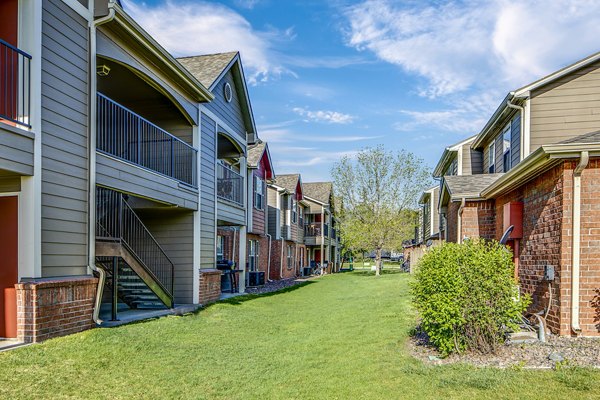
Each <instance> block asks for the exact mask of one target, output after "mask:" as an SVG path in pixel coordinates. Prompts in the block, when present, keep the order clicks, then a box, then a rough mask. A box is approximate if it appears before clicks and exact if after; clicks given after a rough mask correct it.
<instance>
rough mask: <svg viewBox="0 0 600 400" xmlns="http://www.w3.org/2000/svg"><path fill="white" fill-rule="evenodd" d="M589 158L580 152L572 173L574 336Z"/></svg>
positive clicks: (579, 329) (577, 314) (579, 330)
mask: <svg viewBox="0 0 600 400" xmlns="http://www.w3.org/2000/svg"><path fill="white" fill-rule="evenodd" d="M589 161H590V156H589V153H588V152H587V151H582V152H581V158H580V159H579V164H578V165H577V167H576V168H575V170H574V171H573V245H572V251H573V253H572V265H571V293H572V294H571V329H572V330H573V332H574V333H575V334H580V333H581V327H580V326H579V267H580V262H579V257H580V251H581V174H582V172H583V170H584V169H585V168H586V167H587V165H588V162H589Z"/></svg>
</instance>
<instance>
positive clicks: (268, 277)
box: [266, 233, 273, 282]
mask: <svg viewBox="0 0 600 400" xmlns="http://www.w3.org/2000/svg"><path fill="white" fill-rule="evenodd" d="M266 235H267V236H268V237H269V258H268V259H267V281H268V282H273V281H272V280H271V243H272V239H273V238H272V237H271V235H270V234H268V233H267V234H266Z"/></svg>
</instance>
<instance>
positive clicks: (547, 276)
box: [544, 265, 554, 282]
mask: <svg viewBox="0 0 600 400" xmlns="http://www.w3.org/2000/svg"><path fill="white" fill-rule="evenodd" d="M544 280H545V281H549V282H551V281H553V280H554V266H553V265H545V266H544Z"/></svg>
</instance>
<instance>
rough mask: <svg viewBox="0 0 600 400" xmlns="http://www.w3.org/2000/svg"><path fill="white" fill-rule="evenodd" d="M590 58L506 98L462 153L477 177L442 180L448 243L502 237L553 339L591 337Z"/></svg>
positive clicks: (597, 61) (597, 138)
mask: <svg viewBox="0 0 600 400" xmlns="http://www.w3.org/2000/svg"><path fill="white" fill-rule="evenodd" d="M599 71H600V53H596V54H593V55H591V56H589V57H587V58H585V59H583V60H581V61H578V62H576V63H574V64H572V65H570V66H567V67H565V68H563V69H561V70H559V71H556V72H554V73H552V74H550V75H548V76H546V77H544V78H541V79H540V80H538V81H535V82H533V83H531V84H529V85H526V86H524V87H522V88H520V89H517V90H515V91H512V92H510V93H509V94H508V95H507V96H506V97H505V98H504V99H503V100H502V102H501V103H500V105H499V106H498V108H497V109H496V111H495V112H494V113H493V115H492V116H491V117H490V119H489V121H488V122H487V123H486V125H485V126H484V128H483V129H482V131H481V132H480V133H479V134H478V135H477V136H476V137H475V138H474V140H472V142H471V145H470V147H471V150H472V151H475V152H479V153H480V154H481V155H482V162H481V166H482V170H481V173H480V174H479V175H472V176H466V175H464V176H457V175H451V176H444V177H443V179H442V186H441V193H440V206H439V209H440V212H441V213H442V214H444V216H445V220H446V229H445V232H442V235H443V236H444V237H445V238H446V239H447V240H449V241H456V242H461V241H463V240H465V239H468V238H475V237H482V238H486V239H496V240H500V239H504V240H505V241H506V243H507V244H508V245H509V246H510V247H511V248H512V249H513V253H514V263H515V266H516V272H515V276H516V278H517V279H518V282H519V286H520V289H521V291H522V292H525V293H529V294H531V295H532V298H533V303H532V305H531V307H530V310H529V311H530V312H531V313H538V312H540V311H542V312H543V314H547V318H546V320H545V323H546V324H547V326H548V328H549V329H550V330H552V332H554V333H557V334H561V335H583V336H598V335H599V334H600V330H599V329H598V326H597V315H598V309H597V306H596V304H597V288H598V286H599V285H600V280H599V278H598V276H600V275H599V274H598V267H597V260H598V259H600V247H599V246H598V239H599V237H600V236H598V232H597V230H598V229H597V228H598V226H597V225H598V221H600V219H599V217H600V213H599V210H600V205H599V204H598V200H597V199H598V194H599V192H598V185H597V182H598V181H597V179H598V178H597V176H598V174H600V172H599V171H600V161H599V160H600V151H599V149H600V134H599V133H598V132H600V117H599V116H598V115H599V113H598V110H600V100H599V99H600V97H599V93H598V85H597V84H596V83H597V82H598V81H599V80H600V72H599Z"/></svg>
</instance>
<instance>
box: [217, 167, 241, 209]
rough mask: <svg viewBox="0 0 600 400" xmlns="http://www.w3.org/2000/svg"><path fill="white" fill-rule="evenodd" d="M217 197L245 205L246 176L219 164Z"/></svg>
mask: <svg viewBox="0 0 600 400" xmlns="http://www.w3.org/2000/svg"><path fill="white" fill-rule="evenodd" d="M217 197H219V198H220V199H224V200H227V201H230V202H232V203H235V204H237V205H240V206H244V177H243V176H242V175H240V174H239V173H237V172H236V171H234V170H232V169H231V168H228V167H226V166H225V165H223V164H217Z"/></svg>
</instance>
